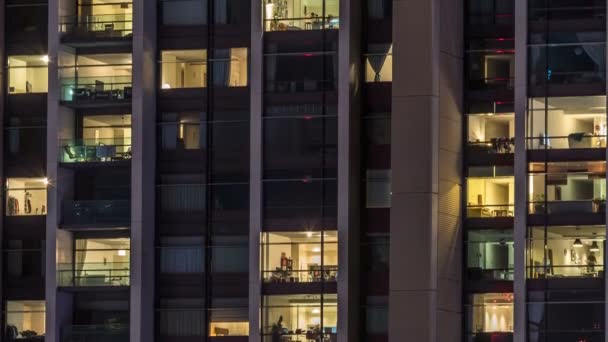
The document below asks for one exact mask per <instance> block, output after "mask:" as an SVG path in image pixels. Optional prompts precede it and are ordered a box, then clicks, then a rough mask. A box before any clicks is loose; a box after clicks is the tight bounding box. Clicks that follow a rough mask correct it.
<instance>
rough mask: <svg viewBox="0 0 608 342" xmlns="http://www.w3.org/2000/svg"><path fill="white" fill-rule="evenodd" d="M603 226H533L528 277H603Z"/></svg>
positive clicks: (530, 234) (530, 233)
mask: <svg viewBox="0 0 608 342" xmlns="http://www.w3.org/2000/svg"><path fill="white" fill-rule="evenodd" d="M605 236H606V233H605V230H604V229H603V227H602V226H582V227H578V226H564V227H547V228H546V229H545V228H544V227H533V228H531V229H530V232H529V240H528V256H529V257H528V258H527V260H528V272H527V273H528V278H564V277H569V278H597V277H603V276H604V262H603V260H604V244H605Z"/></svg>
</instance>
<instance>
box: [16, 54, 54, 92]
mask: <svg viewBox="0 0 608 342" xmlns="http://www.w3.org/2000/svg"><path fill="white" fill-rule="evenodd" d="M48 63H49V57H48V56H45V55H32V56H8V91H9V93H10V94H26V93H46V92H47V91H48V83H49V71H48Z"/></svg>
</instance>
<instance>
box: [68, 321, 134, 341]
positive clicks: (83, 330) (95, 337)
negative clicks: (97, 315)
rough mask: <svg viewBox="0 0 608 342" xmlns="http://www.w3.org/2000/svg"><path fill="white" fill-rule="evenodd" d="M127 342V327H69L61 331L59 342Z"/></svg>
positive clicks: (125, 325)
mask: <svg viewBox="0 0 608 342" xmlns="http://www.w3.org/2000/svg"><path fill="white" fill-rule="evenodd" d="M74 341H78V342H107V341H113V342H129V325H128V324H123V323H108V324H104V325H70V326H64V327H63V328H62V329H61V342H74Z"/></svg>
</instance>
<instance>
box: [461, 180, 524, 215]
mask: <svg viewBox="0 0 608 342" xmlns="http://www.w3.org/2000/svg"><path fill="white" fill-rule="evenodd" d="M514 196H515V179H514V178H513V177H511V176H497V177H469V178H467V217H509V216H513V211H514V203H515V202H514V200H515V198H514Z"/></svg>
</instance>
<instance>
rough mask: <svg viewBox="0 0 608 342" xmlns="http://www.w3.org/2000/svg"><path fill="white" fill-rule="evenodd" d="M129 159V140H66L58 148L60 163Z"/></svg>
mask: <svg viewBox="0 0 608 342" xmlns="http://www.w3.org/2000/svg"><path fill="white" fill-rule="evenodd" d="M130 159H131V139H130V138H127V139H68V140H63V141H62V142H61V144H60V146H59V161H60V162H61V163H90V162H112V161H121V160H130Z"/></svg>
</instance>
